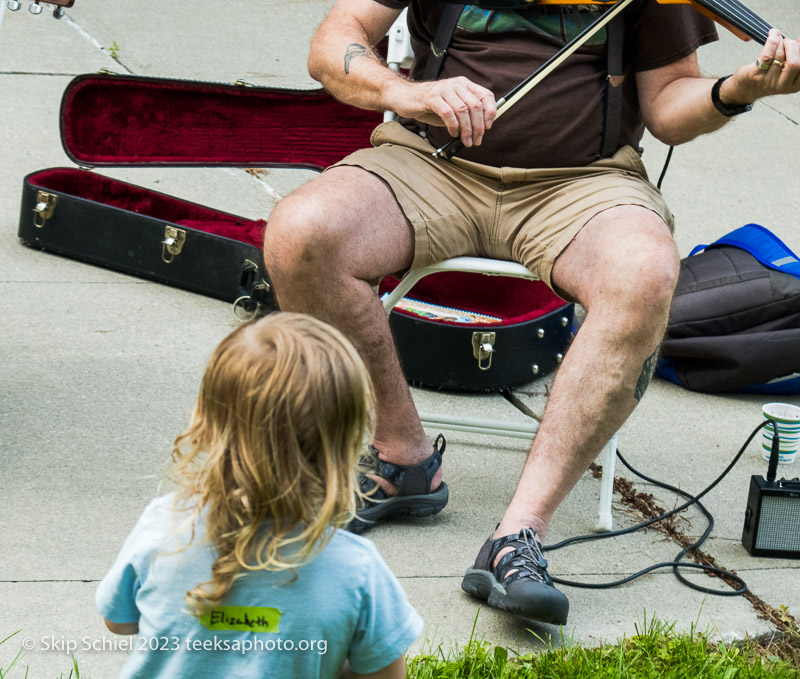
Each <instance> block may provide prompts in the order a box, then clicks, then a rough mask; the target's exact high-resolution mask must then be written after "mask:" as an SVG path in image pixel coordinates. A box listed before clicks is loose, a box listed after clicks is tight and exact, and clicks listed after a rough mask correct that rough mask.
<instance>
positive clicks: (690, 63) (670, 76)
mask: <svg viewBox="0 0 800 679" xmlns="http://www.w3.org/2000/svg"><path fill="white" fill-rule="evenodd" d="M716 82H717V80H716V79H713V78H703V77H700V71H699V69H698V67H697V58H696V55H690V56H689V57H687V58H685V59H683V60H681V61H680V62H676V63H675V64H674V65H671V66H668V67H666V68H662V69H657V70H654V71H651V72H643V73H639V74H637V84H638V85H639V91H640V103H641V104H642V114H643V117H644V121H645V124H646V125H647V128H648V129H649V130H650V132H652V133H653V135H654V136H655V137H657V138H658V139H660V140H661V141H663V142H664V143H666V144H671V145H676V144H683V143H684V142H687V141H691V140H692V139H694V138H695V137H698V136H700V135H701V134H705V133H707V132H713V131H714V130H717V129H719V128H720V127H722V126H723V125H724V124H725V123H726V122H728V120H730V113H729V112H730V111H731V110H735V109H737V108H741V107H744V106H746V105H748V104H752V103H754V102H756V101H757V100H758V99H761V98H762V97H768V96H772V95H775V94H792V93H795V92H798V91H800V41H799V40H792V39H788V38H784V37H783V36H782V35H781V33H780V31H778V30H776V29H772V30H771V31H770V34H769V37H768V39H767V42H766V44H765V45H764V47H763V49H762V51H761V54H760V56H759V59H758V61H757V62H755V63H749V64H745V65H744V66H740V67H739V68H737V69H736V71H735V72H734V73H733V74H732V75H731V76H730V77H727V78H726V79H725V80H724V81H722V82H721V84H720V86H719V87H718V88H717V91H716V93H715V94H716V98H717V103H718V104H720V108H722V110H724V111H726V112H728V113H729V114H728V115H725V113H722V112H721V111H720V110H719V109H718V107H717V105H715V103H714V98H713V97H712V92H713V90H714V85H715V83H716ZM642 93H644V95H642Z"/></svg>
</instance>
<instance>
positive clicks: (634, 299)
mask: <svg viewBox="0 0 800 679" xmlns="http://www.w3.org/2000/svg"><path fill="white" fill-rule="evenodd" d="M630 266H631V268H632V269H633V271H632V275H631V277H630V279H629V284H628V285H627V286H626V288H625V289H624V290H623V291H622V292H623V295H624V297H625V299H626V302H627V304H628V305H629V306H631V307H633V308H638V309H641V310H643V311H647V310H650V311H651V313H653V314H658V315H662V316H664V317H666V315H667V314H668V313H669V307H670V303H671V302H672V295H673V293H674V292H675V286H676V285H677V283H678V274H679V273H680V260H679V258H678V251H677V249H676V248H675V245H674V244H673V243H672V242H671V241H669V242H666V243H659V244H653V245H652V246H650V247H648V248H645V249H643V250H642V251H641V252H639V253H638V254H637V255H636V256H635V257H634V258H633V260H632V261H631V262H630Z"/></svg>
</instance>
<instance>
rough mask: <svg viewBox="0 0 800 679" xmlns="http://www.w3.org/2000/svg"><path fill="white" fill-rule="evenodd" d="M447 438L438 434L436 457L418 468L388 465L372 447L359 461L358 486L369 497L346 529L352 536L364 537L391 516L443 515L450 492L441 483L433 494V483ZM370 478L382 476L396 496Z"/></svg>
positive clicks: (434, 445) (433, 455) (416, 465)
mask: <svg viewBox="0 0 800 679" xmlns="http://www.w3.org/2000/svg"><path fill="white" fill-rule="evenodd" d="M445 445H446V443H445V440H444V436H442V435H441V434H439V436H437V437H436V441H435V442H434V444H433V454H432V455H431V456H430V457H429V458H428V459H426V460H423V461H422V462H420V463H418V464H411V465H405V466H404V465H399V464H392V463H391V462H386V461H384V460H381V459H380V458H379V457H378V451H377V450H376V449H375V448H374V447H373V446H370V447H369V452H368V453H365V454H364V455H362V456H361V459H360V460H359V471H358V485H359V486H360V488H361V492H362V493H365V494H369V497H368V498H367V499H366V500H364V501H361V500H359V503H358V509H357V510H356V518H355V519H353V520H352V521H351V522H350V523H349V524H348V525H347V526H346V529H347V530H349V531H351V532H353V533H363V532H364V531H365V530H368V529H369V528H372V526H374V525H375V524H376V523H378V522H380V521H384V520H385V519H388V518H390V517H392V516H412V517H422V516H430V515H431V514H436V513H437V512H440V511H442V510H443V509H444V508H445V505H446V504H447V500H448V497H449V491H448V490H447V484H446V483H444V482H442V483H441V484H440V485H439V487H438V488H436V490H433V491H431V490H430V487H431V481H432V480H433V477H434V475H435V474H436V472H437V471H438V470H439V467H441V466H442V454H443V453H444V449H445ZM367 474H372V475H373V476H380V477H381V478H384V479H386V480H387V481H389V482H390V483H392V484H394V485H395V486H396V487H397V489H398V493H397V495H387V494H386V493H385V492H384V491H383V489H382V488H381V487H380V486H379V485H378V483H377V482H376V481H373V480H372V479H370V478H368V477H367Z"/></svg>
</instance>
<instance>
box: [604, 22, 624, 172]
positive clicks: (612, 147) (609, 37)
mask: <svg viewBox="0 0 800 679" xmlns="http://www.w3.org/2000/svg"><path fill="white" fill-rule="evenodd" d="M624 47H625V12H622V13H621V14H619V15H618V16H617V17H616V18H614V19H612V20H611V21H610V22H609V24H608V26H607V27H606V64H607V66H606V68H607V70H608V75H607V76H606V88H605V93H604V94H603V137H602V141H601V142H600V155H599V156H598V157H599V158H608V157H609V156H613V155H614V154H615V153H616V152H617V150H618V149H619V137H620V131H621V128H622V82H623V81H624V80H625V73H624V71H623V63H622V57H623V52H624Z"/></svg>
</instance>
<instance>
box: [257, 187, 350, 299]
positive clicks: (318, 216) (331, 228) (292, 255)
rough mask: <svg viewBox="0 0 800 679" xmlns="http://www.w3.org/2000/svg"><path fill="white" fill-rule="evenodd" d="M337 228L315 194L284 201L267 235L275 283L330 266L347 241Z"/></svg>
mask: <svg viewBox="0 0 800 679" xmlns="http://www.w3.org/2000/svg"><path fill="white" fill-rule="evenodd" d="M336 225H337V222H336V221H335V220H334V219H332V215H331V214H330V211H327V212H326V209H325V206H324V205H323V201H322V200H321V199H320V198H319V197H316V196H315V195H314V193H313V192H310V191H303V192H295V193H293V194H290V195H289V196H287V197H286V198H284V199H283V200H281V201H280V202H279V203H278V205H277V206H276V207H275V209H274V210H273V211H272V214H271V215H270V217H269V220H268V221H267V228H266V230H265V232H264V263H265V264H266V266H267V271H269V272H270V276H271V277H272V279H273V281H274V282H275V284H276V285H280V281H283V280H288V279H290V278H292V277H294V276H307V275H308V274H309V272H313V271H318V270H321V269H323V268H325V266H326V265H330V264H331V263H332V261H333V259H334V258H335V253H336V251H337V250H338V248H339V247H340V241H341V240H342V239H343V238H344V236H343V234H341V233H339V232H338V231H337V228H336Z"/></svg>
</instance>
